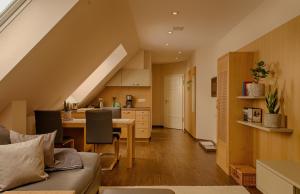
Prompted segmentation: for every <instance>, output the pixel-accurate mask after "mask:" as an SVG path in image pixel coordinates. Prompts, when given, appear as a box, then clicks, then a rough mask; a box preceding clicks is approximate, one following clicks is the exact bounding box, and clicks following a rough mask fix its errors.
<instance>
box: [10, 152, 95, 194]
mask: <svg viewBox="0 0 300 194" xmlns="http://www.w3.org/2000/svg"><path fill="white" fill-rule="evenodd" d="M79 154H80V156H81V159H82V162H83V165H84V168H83V169H75V170H67V171H59V172H52V173H49V175H50V178H49V179H47V180H46V181H43V182H38V183H35V184H30V185H26V186H22V187H19V188H17V189H15V190H19V191H26V190H27V191H28V190H32V191H37V190H56V191H57V190H74V191H75V192H76V194H83V193H86V192H87V191H88V189H89V186H90V185H91V184H92V183H93V181H94V179H95V178H96V176H97V173H99V170H98V169H100V157H99V155H98V154H96V153H85V152H80V153H79ZM98 185H100V182H99V184H98Z"/></svg>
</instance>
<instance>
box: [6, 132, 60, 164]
mask: <svg viewBox="0 0 300 194" xmlns="http://www.w3.org/2000/svg"><path fill="white" fill-rule="evenodd" d="M41 136H42V137H43V139H44V158H45V160H44V161H45V166H46V167H48V168H53V167H54V166H55V160H54V140H55V136H56V131H54V132H52V133H47V134H42V135H24V134H21V133H17V132H15V131H12V130H11V131H10V141H11V143H19V142H24V141H28V140H32V139H35V138H37V137H41Z"/></svg>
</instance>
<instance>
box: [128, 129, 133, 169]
mask: <svg viewBox="0 0 300 194" xmlns="http://www.w3.org/2000/svg"><path fill="white" fill-rule="evenodd" d="M132 148H133V127H132V126H131V125H127V168H132V163H133V162H132V155H133V149H132Z"/></svg>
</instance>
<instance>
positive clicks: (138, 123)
mask: <svg viewBox="0 0 300 194" xmlns="http://www.w3.org/2000/svg"><path fill="white" fill-rule="evenodd" d="M122 118H126V119H135V137H136V138H139V139H149V138H150V137H151V129H152V127H151V114H150V111H149V110H140V109H134V108H132V110H128V109H126V110H122ZM121 138H127V133H126V130H122V132H121Z"/></svg>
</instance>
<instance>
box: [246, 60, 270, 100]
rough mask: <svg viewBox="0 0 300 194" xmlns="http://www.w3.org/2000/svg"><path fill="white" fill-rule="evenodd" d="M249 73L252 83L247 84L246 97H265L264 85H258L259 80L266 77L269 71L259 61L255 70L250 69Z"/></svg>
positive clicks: (263, 63)
mask: <svg viewBox="0 0 300 194" xmlns="http://www.w3.org/2000/svg"><path fill="white" fill-rule="evenodd" d="M251 73H252V76H253V79H254V82H252V83H251V84H248V88H247V90H248V95H249V96H264V95H265V85H264V84H262V83H259V81H260V79H263V78H266V77H268V75H269V73H270V71H269V70H267V69H266V65H265V62H264V61H259V62H258V63H257V64H256V67H255V68H252V69H251Z"/></svg>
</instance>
